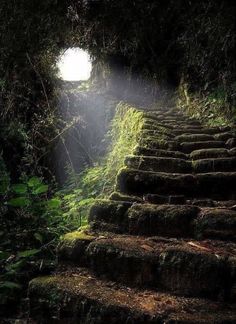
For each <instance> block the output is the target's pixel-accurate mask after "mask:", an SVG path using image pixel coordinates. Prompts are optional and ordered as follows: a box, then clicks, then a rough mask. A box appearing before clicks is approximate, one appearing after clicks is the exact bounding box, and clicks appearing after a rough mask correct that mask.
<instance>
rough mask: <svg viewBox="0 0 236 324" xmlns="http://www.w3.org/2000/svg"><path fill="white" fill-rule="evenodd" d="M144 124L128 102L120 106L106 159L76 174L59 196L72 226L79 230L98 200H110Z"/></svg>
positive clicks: (140, 115) (139, 114) (70, 178)
mask: <svg viewBox="0 0 236 324" xmlns="http://www.w3.org/2000/svg"><path fill="white" fill-rule="evenodd" d="M142 124H143V113H142V112H141V111H138V110H137V109H136V108H134V107H132V106H130V105H128V104H127V103H124V102H121V103H119V104H118V105H117V107H116V114H115V117H114V118H113V120H112V123H111V126H110V131H109V132H108V134H107V137H108V141H109V142H110V145H109V148H108V152H107V154H106V156H105V157H104V158H103V159H101V161H100V162H99V163H98V164H97V165H95V166H93V167H91V168H88V169H86V170H85V171H84V172H82V173H80V174H78V175H76V174H74V173H73V172H72V173H71V174H70V177H69V180H68V183H67V185H66V189H65V190H62V191H61V192H60V193H59V195H60V196H61V197H62V201H63V206H64V213H63V217H65V218H66V219H70V224H74V225H75V227H76V226H77V227H78V225H84V224H85V223H86V218H87V212H88V208H89V207H90V205H91V204H92V203H93V202H94V200H95V199H97V198H105V197H108V196H109V195H110V194H111V193H112V192H113V190H114V186H115V183H116V175H117V173H118V171H119V169H121V168H122V166H123V163H124V159H125V156H126V155H129V154H131V152H132V151H133V150H134V148H135V146H136V145H137V141H138V135H139V132H140V130H141V128H142ZM78 217H79V219H80V222H79V224H78Z"/></svg>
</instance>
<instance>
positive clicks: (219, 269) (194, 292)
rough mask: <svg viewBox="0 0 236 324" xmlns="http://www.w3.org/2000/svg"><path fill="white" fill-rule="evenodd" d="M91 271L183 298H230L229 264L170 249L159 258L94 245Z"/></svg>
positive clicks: (220, 260) (215, 258)
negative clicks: (162, 290)
mask: <svg viewBox="0 0 236 324" xmlns="http://www.w3.org/2000/svg"><path fill="white" fill-rule="evenodd" d="M86 253H87V256H88V262H89V264H90V268H91V269H92V270H93V271H95V272H96V274H97V275H99V276H106V277H107V278H109V279H111V280H115V281H118V282H121V283H124V284H127V285H130V286H138V287H152V288H154V287H156V288H158V289H164V290H166V291H170V292H172V293H175V294H180V295H183V296H196V297H199V296H201V297H209V298H213V299H217V298H224V299H229V298H230V297H231V291H230V286H231V285H233V282H232V281H233V278H232V277H231V275H230V268H229V264H227V262H226V261H224V260H223V259H219V258H218V257H217V256H214V255H200V254H197V253H190V252H189V253H187V252H185V251H181V250H176V249H170V250H169V251H168V250H167V251H165V252H162V253H160V254H159V255H156V254H155V255H152V254H151V253H149V254H147V255H146V254H143V255H139V254H137V255H136V254H135V253H134V254H133V253H129V252H123V251H122V250H119V249H116V248H114V247H113V246H109V245H107V246H106V245H105V246H103V245H102V244H99V245H96V244H93V243H91V244H90V245H89V247H88V249H87V251H86Z"/></svg>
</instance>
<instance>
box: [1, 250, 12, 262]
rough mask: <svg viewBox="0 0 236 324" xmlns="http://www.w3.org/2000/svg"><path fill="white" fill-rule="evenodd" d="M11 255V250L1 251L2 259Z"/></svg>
mask: <svg viewBox="0 0 236 324" xmlns="http://www.w3.org/2000/svg"><path fill="white" fill-rule="evenodd" d="M9 256H10V253H9V252H4V251H0V260H4V259H7V258H8V257H9Z"/></svg>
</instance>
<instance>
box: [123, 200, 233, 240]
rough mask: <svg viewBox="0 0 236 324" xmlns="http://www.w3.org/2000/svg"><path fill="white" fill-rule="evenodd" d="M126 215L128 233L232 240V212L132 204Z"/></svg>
mask: <svg viewBox="0 0 236 324" xmlns="http://www.w3.org/2000/svg"><path fill="white" fill-rule="evenodd" d="M127 215H128V217H129V233H130V234H134V235H146V236H153V235H161V236H167V237H192V238H195V239H216V240H224V241H233V242H235V241H236V212H235V211H234V210H230V209H226V208H201V209H200V208H198V207H195V206H191V205H177V206H176V205H159V206H157V205H151V204H144V205H139V204H137V205H134V206H132V207H131V208H130V209H129V210H128V212H127Z"/></svg>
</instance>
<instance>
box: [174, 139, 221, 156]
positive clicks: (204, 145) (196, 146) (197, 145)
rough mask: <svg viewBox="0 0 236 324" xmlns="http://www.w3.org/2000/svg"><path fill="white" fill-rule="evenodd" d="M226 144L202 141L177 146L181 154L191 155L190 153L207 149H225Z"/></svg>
mask: <svg viewBox="0 0 236 324" xmlns="http://www.w3.org/2000/svg"><path fill="white" fill-rule="evenodd" d="M225 147H226V144H225V142H223V141H216V140H215V141H203V142H182V143H180V145H179V146H178V148H179V150H180V151H181V152H183V153H191V152H192V151H196V150H201V149H209V148H225Z"/></svg>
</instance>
